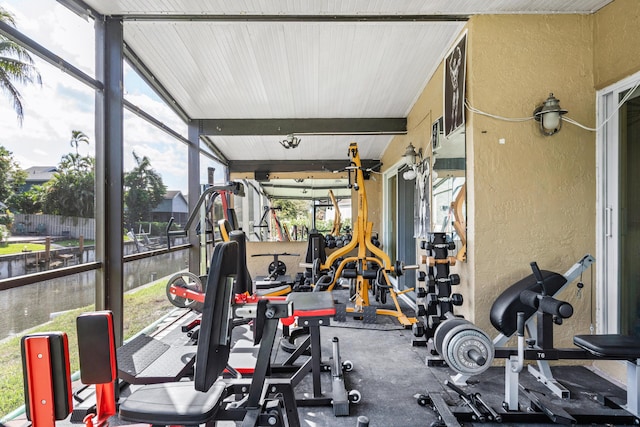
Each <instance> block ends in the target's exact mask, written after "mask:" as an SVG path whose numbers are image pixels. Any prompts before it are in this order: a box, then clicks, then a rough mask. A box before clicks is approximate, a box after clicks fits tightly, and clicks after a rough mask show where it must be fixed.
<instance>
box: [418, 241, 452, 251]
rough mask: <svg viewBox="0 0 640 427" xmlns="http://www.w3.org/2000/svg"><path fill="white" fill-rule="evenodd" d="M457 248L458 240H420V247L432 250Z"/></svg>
mask: <svg viewBox="0 0 640 427" xmlns="http://www.w3.org/2000/svg"><path fill="white" fill-rule="evenodd" d="M455 248H456V242H453V241H449V242H446V243H433V242H431V241H429V240H423V241H421V242H420V249H423V250H426V251H430V250H432V249H448V250H451V251H452V250H454V249H455Z"/></svg>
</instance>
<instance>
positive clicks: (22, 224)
mask: <svg viewBox="0 0 640 427" xmlns="http://www.w3.org/2000/svg"><path fill="white" fill-rule="evenodd" d="M11 232H12V234H13V235H14V236H52V237H70V238H76V239H77V238H78V237H80V236H84V238H85V239H91V240H95V238H96V220H95V219H94V218H78V217H64V216H59V215H33V214H15V216H14V219H13V230H11Z"/></svg>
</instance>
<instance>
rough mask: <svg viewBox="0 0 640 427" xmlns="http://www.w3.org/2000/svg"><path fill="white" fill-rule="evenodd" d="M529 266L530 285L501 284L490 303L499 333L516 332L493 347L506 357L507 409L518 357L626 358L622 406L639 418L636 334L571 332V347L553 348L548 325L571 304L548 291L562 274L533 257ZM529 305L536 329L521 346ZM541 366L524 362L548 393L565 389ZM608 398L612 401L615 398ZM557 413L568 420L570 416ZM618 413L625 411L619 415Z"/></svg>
mask: <svg viewBox="0 0 640 427" xmlns="http://www.w3.org/2000/svg"><path fill="white" fill-rule="evenodd" d="M531 268H532V270H533V275H534V276H535V278H536V284H535V286H526V287H525V285H523V284H522V283H517V284H516V285H514V286H512V287H510V288H509V289H507V291H505V293H503V295H501V296H500V297H499V298H498V299H497V300H496V303H494V305H493V307H492V308H491V316H490V317H491V321H492V323H493V324H494V326H496V325H500V326H501V329H500V330H501V332H502V333H504V334H505V335H506V333H508V332H509V331H511V330H512V329H513V327H515V328H516V332H517V335H518V348H517V349H513V348H503V347H496V349H495V356H496V357H500V358H506V359H508V361H507V363H506V364H505V402H506V404H507V406H508V408H509V409H510V410H517V408H518V390H519V389H521V388H522V387H519V384H518V375H519V372H520V371H521V369H522V367H523V362H524V360H535V361H537V362H542V361H544V362H548V361H549V360H596V359H603V360H626V361H627V405H626V408H625V409H626V410H627V411H628V412H630V413H631V414H633V416H634V417H636V420H634V421H635V422H640V420H638V417H639V415H640V414H639V411H638V409H639V408H640V400H639V397H638V388H639V384H640V369H639V368H640V338H638V337H634V336H625V335H618V334H609V335H577V336H575V337H574V339H573V342H574V345H576V347H575V348H555V346H554V343H553V327H554V324H562V320H563V319H567V318H569V317H571V316H572V315H573V307H572V306H571V305H570V304H569V303H567V302H565V301H561V300H558V299H556V298H554V297H553V296H551V295H554V294H556V293H557V291H558V290H559V289H560V288H561V287H562V286H563V284H564V277H563V276H560V275H558V274H557V273H552V272H544V273H543V272H541V271H540V269H539V268H538V266H537V264H536V263H535V262H532V263H531ZM558 276H559V277H558ZM515 291H519V295H516V293H515ZM503 297H504V298H503ZM531 310H535V319H536V329H535V330H536V333H535V335H534V337H535V338H534V339H530V340H529V341H528V342H527V346H526V347H525V344H524V333H525V319H526V318H527V315H528V314H529V313H530V311H531ZM513 312H517V313H516V317H515V320H516V321H515V322H514V320H513V318H512V314H513ZM510 317H511V319H510ZM496 327H497V326H496ZM539 366H540V364H539ZM545 368H546V369H549V368H548V365H542V369H541V370H540V371H538V370H536V369H535V368H533V367H532V366H529V367H528V369H529V371H530V372H531V373H532V374H533V375H534V376H535V377H536V379H538V381H540V382H542V383H543V384H545V385H546V386H547V387H549V388H550V389H552V390H554V392H555V390H559V391H560V392H562V391H563V390H566V389H565V388H564V387H563V386H562V385H561V384H559V383H558V382H557V381H555V379H554V378H553V376H552V375H551V372H550V370H549V372H548V373H547V372H545V371H544V369H545ZM556 394H557V393H556ZM560 397H562V398H569V395H568V390H567V391H566V393H561V394H560ZM611 403H613V406H616V405H615V402H611ZM618 406H619V405H618ZM545 412H547V411H545ZM549 412H552V411H549ZM563 417H564V418H567V419H569V420H571V418H570V416H563ZM622 417H623V418H624V417H625V416H624V415H622ZM612 418H613V417H612Z"/></svg>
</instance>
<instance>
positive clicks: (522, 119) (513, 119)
mask: <svg viewBox="0 0 640 427" xmlns="http://www.w3.org/2000/svg"><path fill="white" fill-rule="evenodd" d="M638 87H640V80H638V81H637V82H636V83H635V85H634V86H633V88H631V89H630V90H629V91H627V93H626V94H625V95H624V97H622V99H621V100H620V102H618V105H617V106H616V108H615V110H614V111H612V112H611V114H610V115H609V117H607V118H606V119H605V120H604V121H603V122H602V123H600V125H599V126H598V127H595V128H591V127H588V126H585V125H583V124H581V123H579V122H577V121H576V120H574V119H572V118H570V117H567V116H565V117H563V118H562V120H563V121H565V122H568V123H571V124H572V125H575V126H578V127H580V128H582V129H585V130H588V131H591V132H597V131H599V130H600V129H601V128H602V127H603V126H604V125H605V124H607V123H608V122H609V120H611V118H612V117H613V116H614V114H615V113H616V112H617V111H618V110H619V109H620V107H622V106H623V105H624V103H625V102H627V101H628V100H629V98H630V97H631V95H632V94H633V93H634V92H635V91H636V89H637V88H638ZM464 105H465V107H466V108H467V110H469V111H470V112H471V113H474V114H479V115H482V116H487V117H491V118H493V119H497V120H503V121H505V122H526V121H529V120H533V119H534V116H530V117H504V116H499V115H496V114H491V113H487V112H486V111H482V110H480V109H478V108H476V107H474V106H472V105H471V104H469V100H468V99H465V101H464Z"/></svg>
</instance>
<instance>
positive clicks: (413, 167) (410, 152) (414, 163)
mask: <svg viewBox="0 0 640 427" xmlns="http://www.w3.org/2000/svg"><path fill="white" fill-rule="evenodd" d="M402 157H403V158H404V163H405V164H406V165H407V166H408V167H409V169H408V170H406V171H404V173H403V174H402V178H404V180H405V181H411V180H412V179H416V176H417V175H418V172H417V168H418V164H420V163H421V162H422V148H420V149H418V151H417V152H416V147H414V146H413V144H412V143H411V142H410V143H409V145H408V146H407V149H406V150H405V152H404V154H403V155H402Z"/></svg>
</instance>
